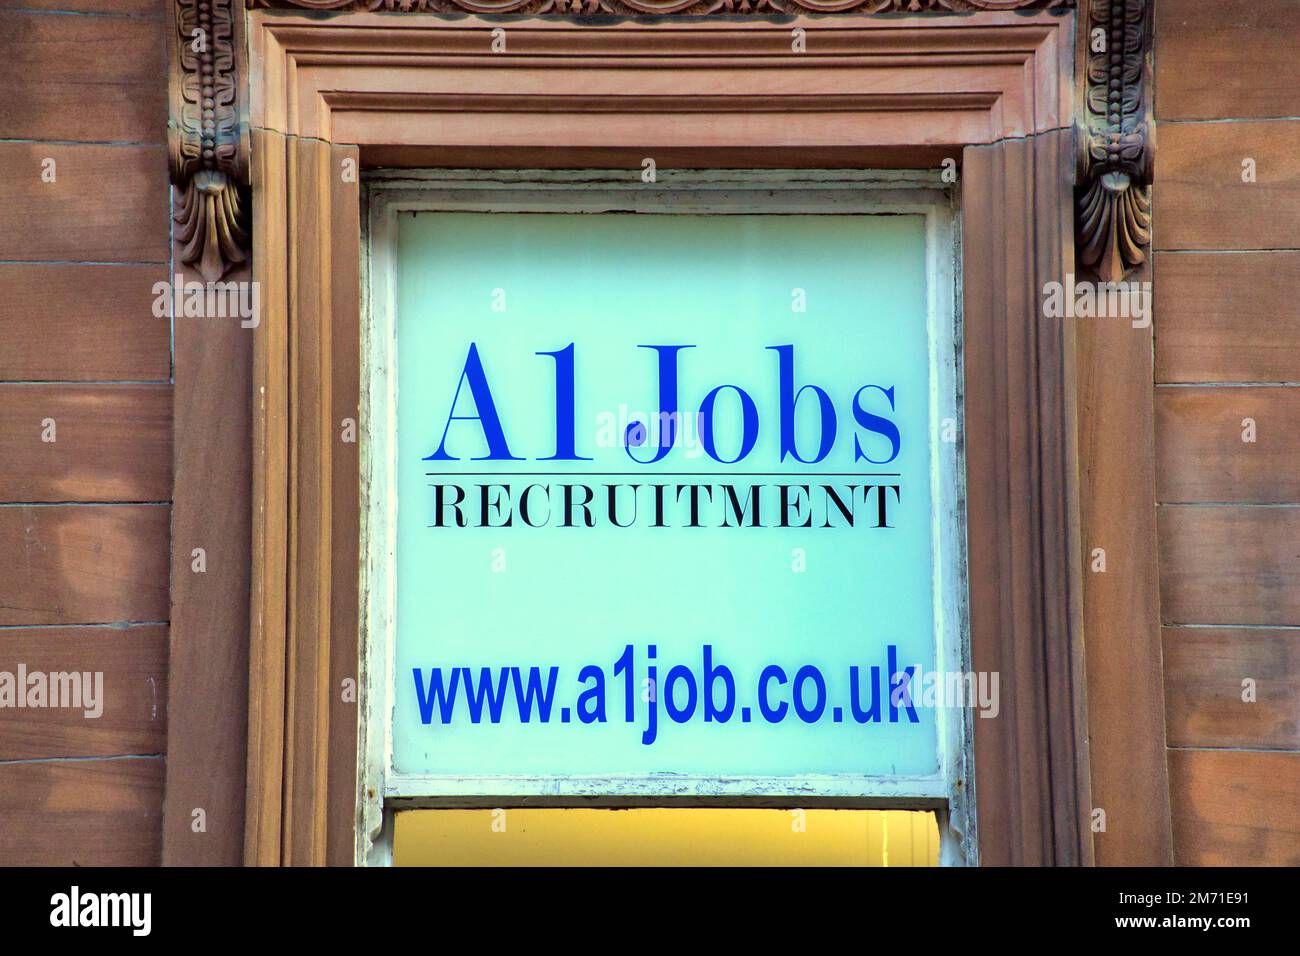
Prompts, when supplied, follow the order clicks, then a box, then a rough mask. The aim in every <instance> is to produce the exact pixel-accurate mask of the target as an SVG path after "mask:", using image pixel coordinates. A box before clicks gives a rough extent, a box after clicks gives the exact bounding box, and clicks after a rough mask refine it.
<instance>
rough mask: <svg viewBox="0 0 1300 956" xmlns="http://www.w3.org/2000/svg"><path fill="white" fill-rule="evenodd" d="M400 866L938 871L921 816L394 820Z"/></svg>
mask: <svg viewBox="0 0 1300 956" xmlns="http://www.w3.org/2000/svg"><path fill="white" fill-rule="evenodd" d="M393 858H394V862H395V863H396V865H397V866H937V865H938V863H939V829H938V825H937V822H936V818H935V815H934V814H933V813H931V812H928V811H914V810H766V809H744V810H724V809H666V808H640V809H633V810H595V809H572V810H567V809H551V808H546V809H542V808H529V809H507V810H406V811H402V812H400V813H398V814H397V815H396V821H395V830H394V837H393Z"/></svg>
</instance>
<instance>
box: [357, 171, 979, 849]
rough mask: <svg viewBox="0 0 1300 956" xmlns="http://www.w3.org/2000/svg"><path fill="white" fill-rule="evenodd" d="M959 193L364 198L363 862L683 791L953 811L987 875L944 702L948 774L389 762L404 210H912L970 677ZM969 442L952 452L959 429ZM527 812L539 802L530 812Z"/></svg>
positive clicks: (954, 599) (943, 542)
mask: <svg viewBox="0 0 1300 956" xmlns="http://www.w3.org/2000/svg"><path fill="white" fill-rule="evenodd" d="M958 207H959V196H958V191H957V188H956V187H955V186H950V185H947V184H945V183H943V182H942V180H941V177H940V175H939V174H938V172H936V171H933V170H884V171H877V170H829V171H817V170H660V171H658V173H657V181H656V182H655V183H644V182H642V181H641V177H640V172H639V171H636V170H633V171H621V170H558V171H557V170H418V171H417V170H400V171H391V172H379V173H376V174H373V175H371V176H369V177H368V178H367V180H366V182H365V183H364V189H363V211H362V220H363V223H362V224H363V246H362V264H361V265H362V277H363V282H362V294H363V302H362V310H361V317H362V319H361V321H362V330H361V348H362V407H361V421H362V429H361V435H362V437H361V468H362V475H361V512H362V513H361V553H362V555H363V559H362V568H361V601H362V614H361V648H362V695H363V696H362V700H363V703H364V706H363V708H362V713H361V726H360V734H359V746H360V748H361V760H360V761H359V762H358V764H359V767H360V771H359V780H358V826H357V847H356V851H357V857H356V858H357V862H358V863H361V864H372V865H373V864H378V865H384V864H387V863H390V862H391V817H392V810H393V808H394V807H395V806H396V807H399V808H412V807H420V806H424V807H446V806H449V805H451V806H458V807H467V806H469V807H472V806H478V807H497V806H501V805H503V804H508V803H510V802H512V800H514V801H518V800H519V798H526V797H532V798H536V797H545V798H547V800H548V802H549V803H550V804H552V805H565V798H571V800H570V802H572V803H577V802H579V801H580V802H581V803H582V805H584V806H591V805H593V804H592V802H591V801H592V798H593V797H599V798H604V799H603V800H602V804H603V805H610V806H620V805H623V806H626V805H630V804H633V803H635V804H638V805H646V804H647V802H648V801H652V799H653V798H654V797H655V796H656V795H659V794H663V793H664V792H665V784H666V783H669V782H671V789H672V793H673V794H674V795H676V798H677V802H675V801H674V800H673V799H665V800H663V801H661V802H660V804H659V805H664V806H672V805H679V802H680V798H681V795H682V794H684V793H685V794H689V795H690V798H691V799H692V800H693V802H692V803H691V804H690V805H694V806H699V805H701V804H702V803H708V804H711V805H713V804H716V805H723V806H746V805H749V806H787V807H789V806H798V805H804V806H814V805H815V806H853V807H881V808H913V809H933V810H937V811H938V812H939V819H940V836H941V862H943V863H945V864H958V865H960V864H975V863H977V862H978V859H977V854H978V851H977V847H978V840H977V833H976V829H975V813H974V806H975V794H974V772H973V746H972V724H971V717H972V714H971V712H970V710H969V709H965V708H940V709H939V712H938V714H937V715H936V728H937V734H938V749H939V763H940V767H939V771H938V772H937V773H936V774H933V775H926V776H880V775H860V774H817V775H802V776H791V777H753V776H745V777H739V776H738V777H716V776H714V777H707V778H705V777H700V778H692V777H689V776H685V775H680V774H645V775H638V776H620V777H617V778H593V777H572V776H537V775H522V776H510V775H499V776H490V777H483V776H478V777H464V776H451V775H427V774H421V775H412V774H400V773H397V772H395V771H394V770H393V768H392V710H393V706H394V702H395V700H396V694H395V690H394V675H393V668H392V661H393V648H394V647H395V641H396V626H395V607H396V584H397V575H396V514H397V505H398V502H397V488H396V467H395V462H394V460H393V459H394V451H393V450H394V449H395V447H396V428H397V415H396V411H397V401H396V400H397V372H396V369H397V353H396V349H397V340H396V306H395V288H396V270H397V254H396V253H397V250H396V235H397V230H396V217H397V215H398V214H399V213H400V212H404V211H420V210H423V211H442V212H566V213H572V212H585V213H600V212H611V211H621V212H629V211H631V212H636V213H644V214H653V215H671V214H679V213H694V214H718V215H728V214H732V215H735V214H754V213H772V214H782V213H784V214H818V215H836V214H839V215H845V214H852V215H862V214H877V215H888V214H912V215H918V214H919V215H923V216H924V217H925V221H926V259H927V298H928V303H927V328H928V335H929V346H930V369H931V374H930V395H929V420H930V425H931V432H930V434H931V455H930V461H931V475H930V481H931V495H932V499H931V500H932V505H933V508H932V522H931V524H932V527H931V541H932V554H933V556H934V567H935V576H934V581H933V597H934V619H935V629H936V655H935V660H934V662H933V664H932V666H933V667H934V669H935V670H938V671H941V672H948V673H951V672H954V671H960V672H963V673H966V672H969V671H970V670H971V663H970V642H969V630H968V613H967V587H966V570H965V569H966V524H965V474H966V470H965V462H964V454H963V446H962V441H961V436H962V435H963V434H964V432H963V424H962V422H963V419H962V374H961V369H962V362H961V288H960V280H961V269H960V252H961V250H960V221H959V215H958ZM947 418H952V419H955V420H956V434H957V436H958V440H957V441H955V442H945V441H943V440H942V434H943V432H944V419H947ZM529 802H530V803H535V801H532V800H530V801H529Z"/></svg>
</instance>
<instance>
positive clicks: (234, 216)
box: [167, 0, 250, 282]
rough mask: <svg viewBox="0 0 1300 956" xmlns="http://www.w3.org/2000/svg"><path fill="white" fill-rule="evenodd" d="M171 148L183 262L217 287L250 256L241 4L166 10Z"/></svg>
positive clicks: (224, 0)
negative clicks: (239, 43) (241, 90)
mask: <svg viewBox="0 0 1300 956" xmlns="http://www.w3.org/2000/svg"><path fill="white" fill-rule="evenodd" d="M168 11H169V12H168V21H169V22H168V27H169V29H168V42H169V43H170V44H171V53H172V70H171V77H170V90H169V92H170V97H171V111H170V114H169V118H168V124H167V126H168V128H167V145H168V153H169V155H168V159H169V165H170V170H171V180H172V184H173V186H174V187H175V189H176V192H177V196H176V200H175V208H174V212H173V216H172V218H173V219H174V220H175V223H176V228H175V236H176V239H177V240H178V241H179V242H180V245H181V260H182V261H183V262H184V263H185V264H186V265H189V266H192V267H194V268H195V269H197V270H198V271H199V273H200V274H201V275H202V276H203V278H205V279H206V280H208V281H209V282H215V281H217V280H218V279H220V278H221V277H222V276H223V275H225V274H226V272H227V271H229V270H230V269H231V268H233V267H234V266H237V265H239V264H241V263H243V262H245V261H246V260H247V258H248V249H249V242H250V230H249V197H248V194H247V178H248V176H247V173H248V146H247V130H246V129H245V127H244V126H243V124H242V123H241V116H240V109H239V76H238V73H237V70H236V63H237V62H238V57H237V46H236V40H235V37H236V23H235V17H237V16H238V17H242V16H243V13H244V9H243V5H242V4H241V3H240V0H173V3H171V4H168Z"/></svg>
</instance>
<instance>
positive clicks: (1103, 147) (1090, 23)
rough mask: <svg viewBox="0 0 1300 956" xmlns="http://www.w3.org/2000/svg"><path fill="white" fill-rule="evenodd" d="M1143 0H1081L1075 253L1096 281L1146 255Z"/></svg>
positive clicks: (1148, 170)
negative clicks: (1084, 58)
mask: <svg viewBox="0 0 1300 956" xmlns="http://www.w3.org/2000/svg"><path fill="white" fill-rule="evenodd" d="M1148 22H1149V21H1148V0H1088V5H1087V8H1086V12H1085V13H1084V15H1083V22H1082V23H1081V24H1080V28H1081V29H1082V30H1083V31H1084V44H1085V50H1086V51H1087V52H1086V56H1087V61H1086V69H1085V71H1084V77H1083V83H1084V90H1083V115H1084V129H1083V130H1082V136H1081V138H1080V144H1079V200H1078V202H1079V206H1078V210H1077V213H1076V221H1077V226H1078V236H1077V242H1078V246H1077V248H1078V255H1079V259H1080V261H1081V262H1082V263H1083V264H1084V265H1085V266H1087V267H1088V268H1090V269H1093V270H1094V271H1095V272H1096V273H1097V277H1098V278H1100V279H1101V280H1102V281H1103V282H1118V281H1120V280H1121V279H1123V278H1124V276H1125V275H1127V274H1128V273H1129V272H1130V271H1132V270H1133V269H1134V268H1136V267H1137V266H1139V265H1141V264H1142V263H1143V262H1145V261H1146V258H1147V253H1146V247H1147V246H1148V245H1149V244H1150V243H1151V178H1152V171H1153V167H1154V135H1155V123H1154V122H1153V119H1152V116H1151V97H1150V95H1149V82H1148V80H1149V75H1150V67H1149V65H1148V62H1147V50H1148V47H1149V43H1148V42H1147V41H1148V37H1149V36H1150V29H1149V26H1148Z"/></svg>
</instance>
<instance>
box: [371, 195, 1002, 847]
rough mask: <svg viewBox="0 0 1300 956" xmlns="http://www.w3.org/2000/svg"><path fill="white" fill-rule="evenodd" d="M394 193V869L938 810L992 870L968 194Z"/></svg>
mask: <svg viewBox="0 0 1300 956" xmlns="http://www.w3.org/2000/svg"><path fill="white" fill-rule="evenodd" d="M367 195H368V205H369V235H368V250H369V254H368V259H369V263H368V265H369V278H368V308H367V310H366V312H367V313H368V321H367V324H366V326H365V329H364V339H365V342H364V352H365V368H366V374H367V376H368V391H367V395H368V401H369V404H368V407H367V408H366V409H365V416H364V417H365V436H366V446H365V449H364V454H365V476H366V477H365V482H364V489H365V504H364V508H365V516H366V524H365V529H364V532H363V535H364V537H363V548H364V553H365V555H366V563H365V568H364V571H363V575H364V586H363V594H364V600H365V602H366V617H365V620H366V624H365V654H366V668H367V690H368V693H367V694H366V696H365V699H366V700H367V701H368V703H369V706H368V707H367V710H366V716H365V721H364V727H363V739H364V741H365V743H364V747H365V755H366V760H365V768H364V778H365V779H364V781H363V789H362V793H363V803H364V804H365V806H366V813H367V817H368V827H367V828H366V829H367V832H366V833H365V834H363V843H364V844H367V845H363V846H361V847H360V852H361V853H362V854H363V855H364V856H365V857H366V858H368V859H370V860H371V861H377V862H383V861H385V860H386V859H387V858H388V855H389V852H390V844H389V835H390V834H391V827H388V828H386V827H384V821H385V819H386V817H385V815H386V814H387V819H388V820H390V821H391V816H392V813H393V812H394V811H395V810H400V809H406V808H412V807H433V808H436V807H448V806H453V805H454V806H460V807H467V806H469V807H473V806H477V807H482V808H488V809H492V808H498V807H502V806H509V805H510V804H511V803H512V801H513V802H514V803H518V802H520V801H521V800H522V799H523V798H529V797H538V796H546V797H548V798H550V799H552V800H553V801H558V803H559V804H563V803H564V801H565V800H566V799H568V800H569V801H570V802H583V803H587V802H589V801H590V800H591V799H593V798H595V799H598V800H599V801H602V802H604V803H605V804H607V805H615V806H617V805H627V804H629V803H636V804H637V805H640V806H652V805H662V806H672V805H674V804H675V803H680V802H681V801H682V800H686V801H697V802H698V801H713V802H719V803H720V804H721V805H725V806H730V807H737V808H744V807H754V806H757V805H766V806H769V807H770V806H773V805H777V806H783V807H787V808H797V807H800V806H801V804H802V803H803V802H805V801H811V802H814V803H827V804H829V805H830V806H836V807H844V808H847V807H870V806H909V807H915V808H927V809H933V810H936V811H938V812H939V813H940V815H941V820H942V826H941V827H940V830H941V836H942V843H943V847H944V853H943V858H944V860H945V861H946V862H959V861H962V860H967V861H973V860H972V857H973V854H974V851H973V849H972V848H973V846H974V845H975V844H974V828H973V820H972V814H971V811H970V809H969V808H970V803H969V793H970V786H969V782H968V781H969V779H970V769H969V746H968V740H969V736H970V727H969V722H968V719H967V718H968V714H969V711H968V709H967V706H966V705H968V704H975V703H978V702H979V701H977V700H974V699H972V696H973V695H977V694H978V692H979V688H978V687H976V686H975V685H976V682H974V681H973V679H972V675H970V668H969V665H968V663H967V661H968V653H967V650H966V641H965V638H964V633H965V631H964V621H965V597H964V595H965V586H964V577H963V566H964V555H963V547H964V530H963V529H964V523H963V513H964V506H963V495H962V479H961V476H962V475H963V474H964V469H963V467H962V466H961V462H960V461H959V454H960V443H959V442H958V441H957V436H958V435H959V434H960V427H959V423H960V417H961V411H960V402H959V395H958V387H957V374H956V369H957V368H958V367H959V352H958V349H959V336H958V327H959V324H958V320H957V315H956V305H955V303H956V301H957V295H956V291H957V290H956V280H955V276H956V273H957V270H956V267H955V261H956V249H955V247H956V217H955V214H954V197H953V196H952V195H951V193H950V192H948V191H947V190H946V189H945V188H944V186H943V184H942V183H941V182H940V179H939V177H938V176H937V174H934V173H930V172H890V173H856V172H855V173H847V172H810V171H799V172H779V171H778V172H773V171H765V172H711V173H707V174H706V173H691V172H683V173H660V174H659V175H658V177H657V181H656V182H651V183H644V182H641V181H640V178H639V177H638V176H637V174H636V173H626V172H618V171H583V172H550V173H540V172H536V173H517V172H491V173H487V172H485V173H478V174H475V173H465V172H463V171H461V172H437V171H429V172H424V173H412V172H403V173H400V174H391V175H378V176H376V177H374V178H373V179H372V180H371V181H370V182H369V184H368V192H367ZM983 690H984V692H985V693H984V696H985V697H986V698H987V696H988V692H989V690H990V688H987V687H985V688H983ZM992 690H994V691H995V688H993V689H992ZM954 692H955V693H956V694H957V695H958V696H957V698H956V699H954V697H953V694H954ZM963 694H965V696H962V695H963ZM984 702H985V703H986V704H987V705H990V706H996V704H995V702H994V701H992V700H987V699H986V700H985V701H984ZM371 793H373V794H374V795H375V796H374V797H373V798H371V797H370V796H369V795H370V794H371ZM826 812H833V811H830V810H827V811H826ZM372 839H373V840H374V842H373V844H371V840H372Z"/></svg>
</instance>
